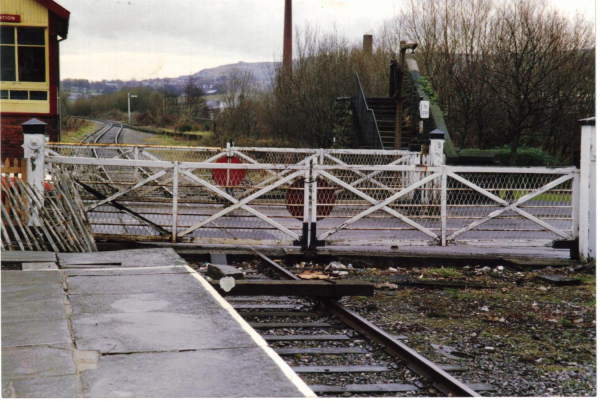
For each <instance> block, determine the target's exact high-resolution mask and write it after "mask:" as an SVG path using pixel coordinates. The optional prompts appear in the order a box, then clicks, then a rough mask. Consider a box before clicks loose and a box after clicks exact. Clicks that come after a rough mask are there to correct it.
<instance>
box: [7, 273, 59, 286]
mask: <svg viewBox="0 0 600 402" xmlns="http://www.w3.org/2000/svg"><path fill="white" fill-rule="evenodd" d="M32 283H62V274H61V273H60V271H58V270H56V271H27V272H25V271H2V285H6V284H32Z"/></svg>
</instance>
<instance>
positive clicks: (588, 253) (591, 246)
mask: <svg viewBox="0 0 600 402" xmlns="http://www.w3.org/2000/svg"><path fill="white" fill-rule="evenodd" d="M580 124H581V167H580V172H581V173H580V176H581V177H580V180H579V182H580V190H579V257H580V259H581V260H583V261H587V260H589V259H596V118H595V117H592V118H589V119H584V120H580Z"/></svg>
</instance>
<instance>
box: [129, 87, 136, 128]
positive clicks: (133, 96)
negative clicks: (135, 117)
mask: <svg viewBox="0 0 600 402" xmlns="http://www.w3.org/2000/svg"><path fill="white" fill-rule="evenodd" d="M131 98H137V95H132V94H130V93H129V92H127V123H129V124H131Z"/></svg>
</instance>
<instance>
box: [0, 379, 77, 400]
mask: <svg viewBox="0 0 600 402" xmlns="http://www.w3.org/2000/svg"><path fill="white" fill-rule="evenodd" d="M83 396H84V395H83V393H82V391H81V385H80V383H79V377H78V376H77V375H64V376H57V377H36V378H28V379H25V380H8V381H2V397H3V398H50V397H52V398H77V397H78V398H81V397H83Z"/></svg>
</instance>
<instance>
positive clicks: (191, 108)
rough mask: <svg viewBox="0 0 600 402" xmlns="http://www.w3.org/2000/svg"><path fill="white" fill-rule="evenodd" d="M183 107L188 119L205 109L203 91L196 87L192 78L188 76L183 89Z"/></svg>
mask: <svg viewBox="0 0 600 402" xmlns="http://www.w3.org/2000/svg"><path fill="white" fill-rule="evenodd" d="M184 94H185V105H186V109H187V113H188V116H189V117H192V116H193V115H194V112H196V111H201V110H202V109H204V107H205V104H206V102H205V100H204V91H203V90H202V88H200V87H199V86H197V85H196V81H195V80H194V78H193V77H192V76H189V77H188V79H187V81H186V83H185V88H184Z"/></svg>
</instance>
